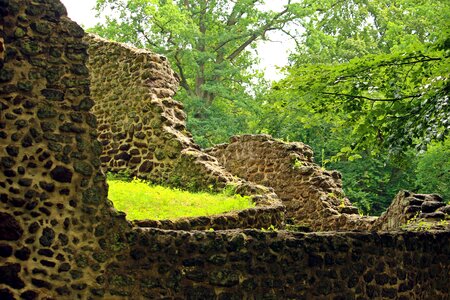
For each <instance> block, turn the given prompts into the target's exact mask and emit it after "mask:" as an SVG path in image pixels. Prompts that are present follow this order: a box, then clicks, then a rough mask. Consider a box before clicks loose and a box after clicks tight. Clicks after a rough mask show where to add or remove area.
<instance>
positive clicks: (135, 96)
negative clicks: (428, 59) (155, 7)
mask: <svg viewBox="0 0 450 300" xmlns="http://www.w3.org/2000/svg"><path fill="white" fill-rule="evenodd" d="M85 41H86V42H87V43H88V44H89V64H88V66H89V69H90V78H91V95H92V97H93V99H94V100H95V105H94V107H93V112H94V114H95V115H96V116H97V118H98V129H99V140H100V142H101V144H102V145H103V152H102V154H101V155H100V160H101V161H102V167H103V169H104V170H105V172H106V171H111V172H120V171H124V172H128V173H129V174H130V176H139V177H140V178H146V179H149V180H151V181H152V182H156V183H163V184H169V185H172V186H176V187H184V188H188V189H193V190H210V189H211V188H213V189H214V190H216V191H219V190H221V189H223V188H224V187H226V186H227V185H233V186H235V187H236V190H237V191H238V192H240V193H242V194H244V195H249V196H252V197H253V201H254V202H255V203H256V209H249V210H244V211H240V212H233V213H229V214H224V215H221V216H210V217H201V218H184V219H182V220H176V221H170V220H164V221H148V220H147V221H142V222H138V221H136V222H135V224H136V225H138V226H141V227H157V228H162V229H184V230H194V229H201V230H204V229H209V228H214V229H232V228H240V227H244V228H248V227H251V228H267V227H269V226H271V225H274V226H277V227H283V226H284V210H285V209H284V206H283V205H282V204H281V203H280V201H279V200H278V197H277V196H276V195H275V194H274V193H273V192H272V191H271V190H270V189H267V188H265V187H263V186H257V185H255V184H253V183H249V182H245V180H242V179H239V178H236V177H235V176H233V175H232V174H231V173H229V172H228V171H226V170H225V169H224V168H223V167H222V166H221V165H219V164H218V162H217V159H215V158H214V157H212V156H210V155H207V154H205V153H204V152H202V151H200V148H199V146H198V145H197V144H195V143H194V141H193V140H192V138H191V136H190V134H189V132H187V131H186V127H185V121H186V120H185V118H186V115H185V113H184V112H183V110H182V108H183V107H182V105H181V103H179V102H177V101H174V100H173V99H172V98H171V97H172V96H173V95H174V94H175V92H176V90H177V88H178V78H177V77H176V74H175V73H174V72H173V71H172V69H171V68H170V65H169V63H168V62H167V59H166V58H165V57H163V56H160V55H158V54H155V53H153V52H150V51H147V50H141V49H136V48H133V47H130V46H127V45H125V44H120V43H115V42H111V41H107V40H104V39H102V38H100V37H97V36H94V35H88V36H86V37H85Z"/></svg>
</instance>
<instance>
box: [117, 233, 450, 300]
mask: <svg viewBox="0 0 450 300" xmlns="http://www.w3.org/2000/svg"><path fill="white" fill-rule="evenodd" d="M449 238H450V232H441V233H435V234H432V233H382V234H376V233H367V232H366V233H341V234H339V233H323V234H318V233H316V234H313V233H308V234H303V233H286V232H283V231H280V232H270V233H267V232H266V233H264V232H261V231H256V230H243V231H226V232H191V233H188V232H183V231H178V232H176V231H170V232H167V231H160V230H156V229H149V230H145V231H139V232H138V237H137V238H136V239H135V240H134V241H133V242H132V243H130V256H131V257H132V258H131V259H128V260H126V261H123V262H121V263H120V264H116V265H115V266H114V268H115V271H114V273H109V274H108V275H109V276H108V282H109V291H110V293H112V294H114V295H122V296H125V297H128V298H129V299H159V298H168V299H205V300H206V299H280V300H285V299H404V300H407V299H408V300H410V299H430V300H431V299H433V300H434V299H442V300H444V299H448V295H449V293H450V290H449V289H450V286H449V285H448V282H449V280H450V266H449V259H450V243H448V241H449Z"/></svg>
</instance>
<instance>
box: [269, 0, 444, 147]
mask: <svg viewBox="0 0 450 300" xmlns="http://www.w3.org/2000/svg"><path fill="white" fill-rule="evenodd" d="M449 13H450V4H449V3H448V1H415V0H402V1H396V2H391V1H385V0H378V1H345V2H342V3H341V4H340V5H339V7H336V8H335V9H333V10H331V11H328V12H325V13H318V14H316V15H315V18H312V19H311V21H310V23H309V24H308V26H307V29H308V31H307V33H306V37H305V43H304V44H303V45H302V46H301V47H300V48H299V49H298V50H299V54H297V55H295V56H293V58H292V59H293V66H292V67H290V68H289V71H288V77H287V78H286V79H285V80H282V81H281V82H280V83H279V84H277V86H276V88H278V89H287V90H289V91H290V92H291V94H292V95H295V97H296V99H300V100H299V101H298V104H299V105H301V106H305V105H307V106H309V107H310V108H311V109H312V110H313V111H314V112H317V113H320V114H325V115H326V114H328V113H329V112H331V113H332V114H336V112H338V113H339V114H340V115H341V116H342V117H343V120H344V122H342V124H345V126H349V125H352V126H353V128H354V130H353V137H354V142H353V143H352V145H351V149H352V151H356V152H363V151H367V150H370V151H373V152H374V153H375V154H376V153H379V152H380V151H383V149H388V150H389V151H390V152H391V153H392V154H399V153H401V152H404V151H406V149H408V148H410V147H411V146H416V147H417V149H421V150H425V149H426V146H427V145H428V144H429V143H430V142H431V141H434V140H436V141H442V140H444V139H445V138H446V137H447V136H448V133H449V130H450V105H449V103H448V102H449V99H448V92H449V76H450V68H449V66H450V61H449V56H450V34H449V31H448V24H449V23H448V14H449ZM353 45H355V47H352V46H353ZM292 95H291V96H292ZM291 98H292V97H291Z"/></svg>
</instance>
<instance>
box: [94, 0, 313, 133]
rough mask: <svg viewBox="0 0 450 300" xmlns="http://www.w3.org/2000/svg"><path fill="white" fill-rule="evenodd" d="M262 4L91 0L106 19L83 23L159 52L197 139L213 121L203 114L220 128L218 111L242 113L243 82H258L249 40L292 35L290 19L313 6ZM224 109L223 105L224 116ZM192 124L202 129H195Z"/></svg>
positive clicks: (245, 100) (247, 97) (246, 89)
mask: <svg viewBox="0 0 450 300" xmlns="http://www.w3.org/2000/svg"><path fill="white" fill-rule="evenodd" d="M311 2H313V1H311ZM263 4H264V1H263V0H234V1H225V0H196V1H193V0H122V1H115V0H114V1H113V0H98V1H97V7H96V9H97V11H98V12H99V14H104V15H105V17H106V23H105V24H99V25H97V26H95V28H93V29H91V30H90V31H92V32H95V33H97V34H99V35H101V36H103V37H106V38H109V39H112V40H116V41H120V42H127V43H131V44H133V45H135V46H137V47H141V48H149V49H151V50H153V51H155V52H157V53H160V54H163V55H165V56H167V57H168V58H169V60H170V61H171V63H172V65H173V66H174V68H175V70H176V71H177V73H178V74H179V76H180V78H181V80H180V85H181V87H182V89H183V90H182V91H181V92H180V93H179V95H178V99H180V100H182V101H183V102H184V103H185V104H186V106H187V111H188V116H189V117H190V119H191V121H190V124H191V125H194V136H197V137H199V138H200V139H205V135H206V134H208V132H205V131H204V128H205V127H208V128H210V129H211V130H213V131H214V127H215V128H216V130H217V131H220V129H221V128H217V122H215V124H214V123H213V122H212V121H211V118H213V119H215V121H217V120H218V119H219V124H220V123H223V124H222V125H223V126H222V128H228V125H230V124H229V123H231V122H224V121H225V119H228V120H230V119H232V118H233V116H235V115H236V112H237V115H240V116H244V115H245V112H243V111H242V107H245V106H246V105H248V104H250V103H252V101H254V98H253V97H252V90H253V88H251V86H252V85H261V86H264V85H265V84H266V83H265V82H264V81H263V77H262V73H261V72H259V71H257V70H256V69H255V65H256V63H257V62H258V58H257V56H256V55H255V52H254V51H253V49H254V48H255V47H256V42H257V41H258V40H264V39H267V36H268V33H270V32H273V31H281V32H286V33H287V34H290V35H292V36H294V32H295V29H293V27H292V26H291V27H290V25H291V24H293V23H294V22H296V21H298V20H299V19H301V18H303V17H305V16H307V15H308V14H310V13H311V11H314V10H315V5H311V4H310V3H308V2H307V1H305V2H304V3H291V0H288V1H286V5H285V6H284V8H283V9H282V10H281V11H278V12H275V11H267V10H264V9H263ZM111 11H112V12H113V13H111ZM216 102H219V103H216ZM237 103H239V104H237ZM224 106H225V107H227V109H224ZM226 110H230V111H231V112H230V113H228V114H229V116H226V114H227V113H226ZM215 112H220V113H221V114H222V116H219V115H218V114H217V113H215ZM223 114H225V116H223ZM205 120H207V124H205ZM195 125H197V126H195ZM240 127H241V129H243V128H242V126H240ZM191 129H192V128H191ZM196 129H197V130H202V132H201V134H200V136H199V135H197V134H196V133H197V132H196ZM209 135H211V132H209ZM206 140H208V138H206Z"/></svg>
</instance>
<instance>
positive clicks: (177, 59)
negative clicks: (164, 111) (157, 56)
mask: <svg viewBox="0 0 450 300" xmlns="http://www.w3.org/2000/svg"><path fill="white" fill-rule="evenodd" d="M179 54H180V52H179V50H177V51H176V52H175V55H174V58H175V65H176V66H177V69H178V73H179V75H180V79H181V80H180V85H181V87H183V88H184V89H185V90H186V92H188V93H189V94H192V89H191V87H190V86H189V84H188V82H187V79H186V75H185V74H184V70H183V65H182V63H181V61H180V57H179V56H178V55H179Z"/></svg>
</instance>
